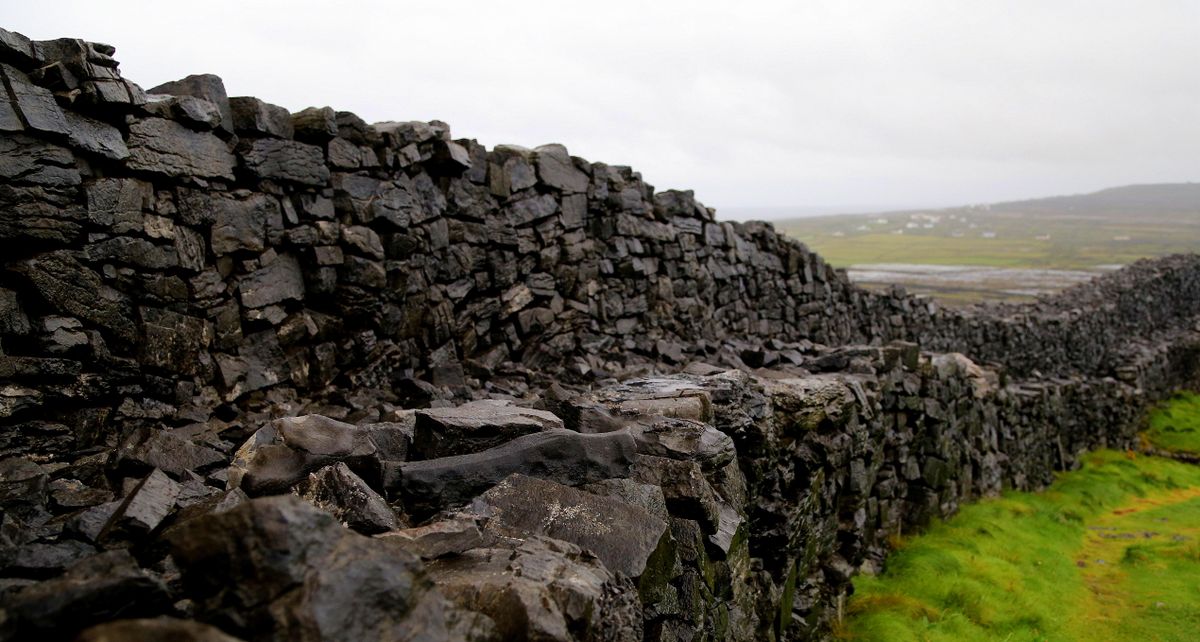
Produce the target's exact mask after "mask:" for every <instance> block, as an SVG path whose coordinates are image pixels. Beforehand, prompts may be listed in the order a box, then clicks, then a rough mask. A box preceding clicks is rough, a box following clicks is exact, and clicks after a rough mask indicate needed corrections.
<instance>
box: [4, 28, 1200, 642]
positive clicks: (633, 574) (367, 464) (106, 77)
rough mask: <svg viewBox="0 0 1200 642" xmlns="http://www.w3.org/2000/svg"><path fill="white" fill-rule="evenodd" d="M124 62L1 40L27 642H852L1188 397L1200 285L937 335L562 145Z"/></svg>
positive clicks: (1181, 277)
mask: <svg viewBox="0 0 1200 642" xmlns="http://www.w3.org/2000/svg"><path fill="white" fill-rule="evenodd" d="M114 54H115V50H114V49H113V48H112V47H109V46H107V45H100V44H96V43H87V42H84V41H81V40H72V39H63V40H55V41H30V40H28V39H26V38H24V37H23V36H21V35H20V34H15V33H11V32H8V31H3V30H0V74H2V75H3V78H4V85H3V91H4V98H5V100H0V248H2V250H3V251H2V253H0V255H2V260H3V263H4V268H5V269H4V270H3V271H0V426H2V427H3V430H2V431H0V640H8V639H13V640H16V639H43V638H44V639H47V640H55V639H63V640H69V639H76V638H77V639H80V640H155V639H164V640H165V639H171V640H176V639H184V640H187V639H195V640H205V641H207V640H213V641H218V640H232V639H242V640H293V639H301V640H318V639H321V640H324V639H328V640H362V639H380V640H388V639H396V640H401V639H413V638H414V637H416V636H417V635H418V634H419V635H420V636H421V639H430V640H439V639H443V640H500V639H531V640H597V641H603V640H643V639H645V640H723V639H733V640H749V639H775V640H791V639H810V638H814V637H820V636H821V635H822V634H823V633H824V632H826V631H827V630H828V629H827V627H828V624H829V622H830V620H831V618H833V617H834V616H835V611H834V610H833V606H834V605H836V604H837V603H838V602H839V599H840V598H841V597H842V596H844V595H845V594H846V593H847V592H848V591H849V590H851V586H850V583H849V582H850V578H851V577H852V576H853V575H854V574H856V573H859V572H871V571H873V570H875V569H878V568H879V566H880V564H881V563H882V560H883V557H884V555H885V553H886V548H887V542H888V541H889V540H890V539H891V538H892V537H893V536H895V535H898V534H900V533H903V532H911V531H912V530H913V529H917V528H920V527H921V526H923V525H924V524H925V523H927V522H928V521H929V520H930V519H933V518H936V517H939V516H944V515H948V514H950V513H952V512H953V511H954V510H955V509H956V507H957V506H958V505H959V504H960V503H961V502H963V501H969V500H971V499H973V498H977V497H981V496H986V495H990V494H994V493H996V492H998V491H999V490H1000V489H1002V488H1020V489H1031V488H1038V487H1041V486H1043V485H1044V484H1046V483H1048V482H1049V481H1050V479H1051V477H1052V475H1053V472H1054V471H1056V470H1062V469H1067V468H1070V467H1072V466H1074V465H1076V463H1077V462H1078V460H1079V455H1080V453H1082V452H1084V451H1086V450H1089V449H1092V448H1097V447H1103V446H1108V447H1127V446H1130V445H1132V444H1133V438H1134V434H1135V431H1136V427H1137V425H1138V418H1139V416H1140V414H1141V411H1142V409H1143V408H1145V407H1146V406H1147V404H1149V403H1152V402H1153V401H1155V400H1156V399H1159V398H1161V397H1162V396H1163V395H1165V394H1167V393H1168V392H1169V391H1171V390H1173V389H1176V388H1178V387H1180V386H1185V385H1189V384H1195V383H1196V381H1197V364H1198V363H1200V340H1198V334H1197V333H1198V332H1200V325H1197V322H1196V318H1197V314H1198V313H1200V258H1197V257H1196V256H1178V257H1169V258H1165V259H1161V260H1158V261H1148V262H1142V263H1139V264H1135V265H1133V266H1130V267H1129V268H1126V269H1125V270H1121V271H1118V272H1116V273H1113V274H1111V275H1108V276H1105V277H1103V278H1101V279H1098V280H1097V281H1096V282H1094V283H1091V284H1086V285H1083V286H1079V287H1077V288H1074V289H1072V290H1070V291H1067V292H1065V293H1063V294H1061V295H1058V296H1055V297H1050V298H1047V299H1044V300H1042V301H1039V302H1038V303H1036V304H1032V305H1027V306H990V307H983V308H976V309H968V310H963V311H959V310H949V311H947V310H940V309H938V308H937V307H936V306H935V305H933V304H932V303H930V302H929V301H927V300H923V299H917V298H913V297H908V296H906V295H905V294H904V293H903V292H901V291H894V292H889V293H871V292H866V291H863V290H861V289H859V288H857V287H855V286H854V285H853V284H851V283H850V282H849V281H848V280H847V279H846V278H845V276H844V274H841V273H840V272H838V271H836V270H833V269H832V268H830V267H829V266H828V265H827V264H825V263H824V262H823V261H822V260H821V258H820V257H819V256H817V255H816V254H814V253H812V252H810V251H809V250H808V249H807V248H805V247H804V246H803V245H802V244H800V243H798V242H796V241H793V240H790V239H788V238H786V237H784V236H781V235H779V234H777V233H776V232H775V231H774V230H773V229H772V228H771V227H770V226H769V225H767V224H761V223H747V224H737V223H729V222H721V221H717V220H716V219H715V217H714V214H713V212H712V211H711V210H709V209H707V208H705V207H703V206H702V205H700V204H699V203H698V202H697V201H695V199H694V198H693V196H692V194H691V193H690V192H677V191H668V192H661V193H655V192H654V190H653V188H652V187H651V186H649V185H647V184H646V183H645V182H643V181H642V180H641V177H640V176H639V175H638V174H637V173H636V172H633V171H632V170H630V169H629V168H626V167H614V166H608V165H604V164H602V163H589V162H586V161H584V160H582V159H579V158H576V157H572V156H570V155H569V153H568V152H567V150H566V149H565V148H563V147H562V146H559V145H548V146H543V147H539V148H537V149H534V150H530V149H524V148H520V147H515V146H499V147H497V148H495V149H492V150H487V149H484V148H483V147H482V146H481V145H479V144H477V143H475V142H474V141H471V140H464V139H457V140H456V139H453V138H451V136H450V132H449V128H448V127H447V126H446V125H445V124H444V123H441V122H437V121H434V122H430V123H415V122H413V123H377V124H373V125H368V124H367V123H365V122H363V121H362V120H361V119H359V118H358V117H356V116H354V115H353V114H350V113H348V112H339V111H335V110H333V109H330V108H309V109H305V110H303V111H300V112H297V113H290V112H289V111H288V110H287V109H284V108H282V107H278V106H275V105H271V104H269V103H266V102H263V101H261V100H258V99H256V98H250V97H229V96H227V94H226V91H225V88H224V85H223V83H222V82H221V81H220V79H219V78H217V77H215V76H211V75H198V76H189V77H187V78H184V79H182V80H179V81H175V82H171V83H166V84H164V85H161V86H159V87H155V88H152V89H151V90H149V91H144V90H142V89H141V88H139V87H138V86H137V85H135V84H133V83H131V82H129V81H127V80H125V79H123V78H121V76H120V74H119V72H118V66H117V63H116V61H115V60H114V59H113V55H114ZM905 341H909V342H905ZM914 342H915V343H914ZM922 348H924V349H927V350H934V351H937V352H922V351H921V349H922ZM960 353H961V354H960ZM964 354H966V355H969V356H970V358H968V357H966V356H963V355H964Z"/></svg>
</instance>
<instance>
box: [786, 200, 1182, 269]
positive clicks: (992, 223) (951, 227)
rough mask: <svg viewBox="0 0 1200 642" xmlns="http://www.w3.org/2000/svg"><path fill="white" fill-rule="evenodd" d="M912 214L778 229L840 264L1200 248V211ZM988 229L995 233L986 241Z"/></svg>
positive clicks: (1018, 260) (1047, 260)
mask: <svg viewBox="0 0 1200 642" xmlns="http://www.w3.org/2000/svg"><path fill="white" fill-rule="evenodd" d="M910 216H911V215H910V214H889V215H884V216H883V218H885V219H886V220H887V221H888V222H887V223H878V219H879V218H880V217H878V216H860V215H854V216H833V217H816V218H806V219H794V220H788V221H780V222H779V223H777V224H776V226H777V227H778V228H779V229H780V230H781V231H783V232H785V233H787V234H789V235H790V236H793V237H795V238H798V239H800V240H801V241H804V242H805V243H806V244H808V245H809V247H811V248H813V249H814V250H816V251H817V252H819V253H820V254H821V255H822V256H824V257H825V259H826V260H827V261H829V262H830V264H832V265H834V266H836V267H849V266H851V265H862V264H869V263H910V264H912V263H920V264H934V265H981V266H991V267H1020V268H1044V269H1086V268H1091V267H1094V266H1097V265H1111V264H1125V263H1130V262H1132V261H1135V260H1137V259H1140V258H1146V257H1153V256H1162V255H1165V254H1172V253H1177V252H1194V251H1196V248H1197V247H1200V220H1197V219H1196V217H1194V216H1190V217H1183V216H1181V217H1178V218H1175V219H1163V220H1148V221H1143V222H1128V221H1115V220H1080V219H1077V218H1070V217H1062V216H1059V217H1055V216H1041V215H1033V214H1030V215H1021V214H1016V213H1011V212H1009V213H993V212H969V213H968V212H965V211H962V210H959V211H957V215H956V216H957V217H958V218H956V219H955V220H949V218H948V215H944V218H943V219H942V220H940V221H939V222H937V223H936V224H934V227H933V228H928V229H927V228H924V227H918V228H916V229H910V228H906V225H907V224H908V223H909V222H912V221H911V220H910V218H909V217H910ZM922 224H923V223H922ZM971 226H974V227H971ZM864 227H865V228H866V229H861V228H864ZM897 231H901V232H902V233H901V234H897V233H896V232H897ZM985 232H986V233H992V234H995V237H994V238H984V237H983V234H984V233H985ZM956 234H957V235H958V236H955V235H956ZM1047 237H1048V238H1047Z"/></svg>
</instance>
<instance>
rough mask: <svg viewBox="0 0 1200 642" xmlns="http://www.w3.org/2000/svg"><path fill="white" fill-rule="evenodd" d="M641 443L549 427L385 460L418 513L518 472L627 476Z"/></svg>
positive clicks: (566, 477) (390, 478)
mask: <svg viewBox="0 0 1200 642" xmlns="http://www.w3.org/2000/svg"><path fill="white" fill-rule="evenodd" d="M635 449H636V445H635V443H634V440H633V437H631V436H629V434H628V433H624V432H614V433H608V434H604V435H582V434H579V433H576V432H572V431H570V430H558V429H555V430H548V431H545V432H539V433H534V434H531V435H525V436H524V437H518V438H516V439H514V440H512V441H510V442H508V443H506V444H504V445H502V446H497V447H495V448H491V449H488V450H484V451H482V452H478V453H473V454H469V455H458V456H453V457H442V458H439V459H430V460H426V461H413V462H405V463H395V462H385V464H384V485H385V487H386V488H387V489H388V492H389V493H392V494H394V495H400V496H403V498H404V502H405V507H406V508H408V510H409V512H410V514H412V515H414V516H415V517H418V518H419V517H421V516H428V515H430V514H432V513H434V512H436V511H438V510H440V509H441V508H443V507H446V506H453V505H456V504H463V503H465V502H467V501H469V500H470V499H471V498H473V497H475V496H476V495H478V494H479V493H481V492H483V491H485V490H487V489H488V488H491V487H492V486H495V485H496V484H498V483H500V482H501V481H502V480H504V478H506V477H508V476H509V475H511V474H513V473H520V474H523V475H529V476H534V477H542V478H547V479H553V480H555V481H558V482H561V483H565V484H568V485H574V486H578V485H581V484H587V483H591V482H596V481H600V480H602V479H610V478H614V477H628V476H629V468H630V465H631V464H632V463H633V457H634V454H635Z"/></svg>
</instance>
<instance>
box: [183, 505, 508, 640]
mask: <svg viewBox="0 0 1200 642" xmlns="http://www.w3.org/2000/svg"><path fill="white" fill-rule="evenodd" d="M170 542H171V550H172V556H173V558H174V559H175V561H176V563H177V564H178V565H179V568H180V571H181V572H182V575H183V581H184V584H185V586H187V587H188V589H189V590H190V591H192V592H193V593H194V595H195V596H196V598H197V611H198V615H200V616H201V617H202V618H205V619H219V620H224V621H229V622H237V623H239V624H240V626H241V627H245V628H246V629H247V630H246V633H248V634H251V633H252V634H253V635H254V639H256V640H278V641H280V642H282V641H284V640H297V639H313V640H316V639H320V640H329V641H331V642H339V641H346V642H350V641H358V640H368V639H370V640H377V639H388V640H404V639H415V638H416V637H417V636H419V637H420V639H423V640H430V641H446V642H450V641H452V640H485V639H488V636H490V634H491V631H492V629H491V623H490V621H489V620H487V619H486V618H483V617H480V616H477V615H473V614H470V613H466V612H463V611H460V610H458V609H456V608H454V607H453V606H452V605H451V604H449V603H448V602H447V601H446V599H445V598H444V597H442V595H441V594H440V593H438V592H437V591H436V590H435V589H433V588H432V587H431V586H430V585H429V584H428V582H427V581H426V580H425V578H424V573H423V571H422V568H421V563H420V561H419V560H418V558H417V557H416V556H414V555H412V554H411V553H408V552H407V551H405V550H404V549H403V548H401V547H399V546H396V545H394V544H391V543H389V542H387V541H386V540H382V539H372V538H368V537H364V536H362V535H358V534H356V533H353V532H351V531H349V530H346V529H345V528H343V527H342V526H340V525H339V524H338V523H337V521H336V520H335V519H334V518H333V517H332V516H330V515H329V514H327V513H325V512H323V511H321V510H319V509H317V508H316V507H314V506H311V505H309V504H308V503H306V502H304V501H303V500H301V499H299V498H297V497H292V496H286V495H285V496H280V497H269V498H260V499H254V500H250V501H249V502H246V503H244V504H241V505H239V506H236V507H234V508H232V509H230V510H227V511H224V512H220V513H212V514H209V515H206V516H203V517H199V518H196V519H193V520H191V521H190V522H188V523H187V524H186V525H184V526H183V527H181V528H180V529H178V530H177V531H175V532H173V533H172V535H171V538H170ZM231 632H233V633H240V631H237V630H234V631H231Z"/></svg>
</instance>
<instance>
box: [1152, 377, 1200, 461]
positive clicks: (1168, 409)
mask: <svg viewBox="0 0 1200 642" xmlns="http://www.w3.org/2000/svg"><path fill="white" fill-rule="evenodd" d="M1145 437H1146V439H1147V440H1148V441H1149V442H1150V443H1151V444H1153V445H1155V446H1158V447H1159V448H1162V449H1164V450H1170V451H1173V452H1187V453H1200V395H1197V394H1194V393H1186V392H1185V393H1181V394H1180V395H1178V396H1177V397H1175V398H1174V399H1172V400H1171V402H1170V403H1168V404H1166V405H1165V406H1163V408H1162V409H1160V410H1159V411H1157V412H1155V413H1154V414H1152V415H1150V428H1149V430H1147V431H1146V434H1145Z"/></svg>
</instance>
